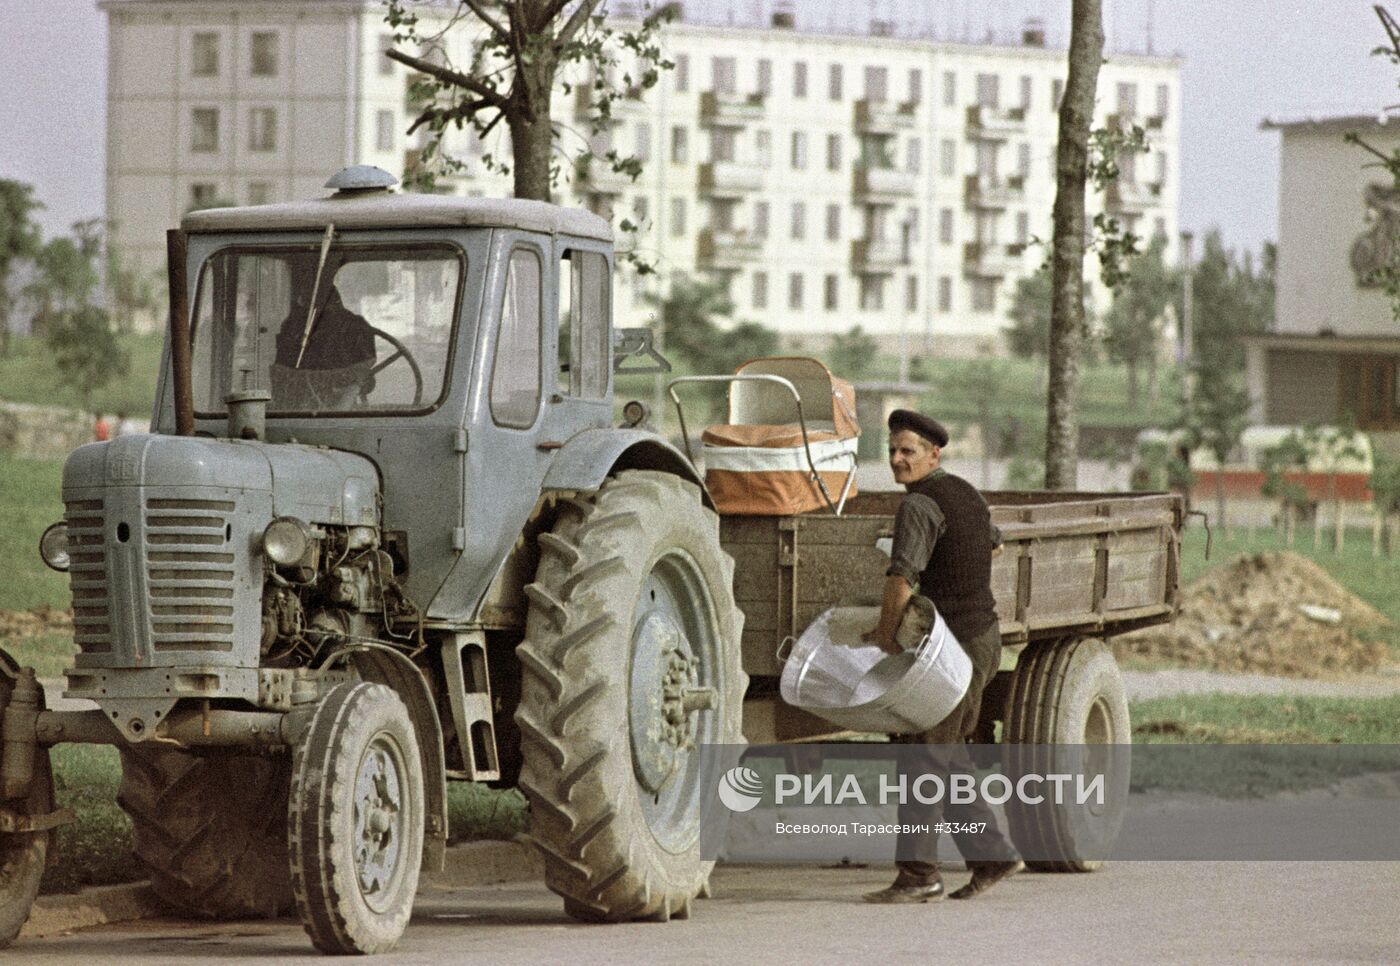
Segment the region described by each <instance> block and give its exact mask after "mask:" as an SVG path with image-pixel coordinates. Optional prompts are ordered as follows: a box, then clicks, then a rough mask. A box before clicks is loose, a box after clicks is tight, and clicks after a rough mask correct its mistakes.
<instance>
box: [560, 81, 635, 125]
mask: <svg viewBox="0 0 1400 966" xmlns="http://www.w3.org/2000/svg"><path fill="white" fill-rule="evenodd" d="M645 96H646V92H645V91H644V90H642V89H641V88H640V87H636V86H633V87H629V88H628V89H627V90H626V91H625V92H624V93H623V95H622V96H621V97H619V98H616V99H615V100H614V101H613V102H612V104H611V105H610V106H609V111H610V114H609V120H611V121H612V122H613V123H618V122H620V121H630V120H646V119H647V118H648V117H650V116H651V105H650V104H648V103H647V102H646V101H645V100H644V99H643V98H644V97H645ZM592 111H593V85H591V84H580V85H579V86H578V87H575V88H574V117H575V118H577V119H578V120H580V121H582V120H586V119H587V118H589V117H591V116H592Z"/></svg>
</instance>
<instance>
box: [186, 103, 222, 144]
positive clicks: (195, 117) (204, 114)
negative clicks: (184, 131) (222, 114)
mask: <svg viewBox="0 0 1400 966" xmlns="http://www.w3.org/2000/svg"><path fill="white" fill-rule="evenodd" d="M190 150H191V151H196V152H199V153H201V154H203V153H207V152H212V151H217V150H219V109H218V108H217V107H196V108H195V109H194V110H192V111H190Z"/></svg>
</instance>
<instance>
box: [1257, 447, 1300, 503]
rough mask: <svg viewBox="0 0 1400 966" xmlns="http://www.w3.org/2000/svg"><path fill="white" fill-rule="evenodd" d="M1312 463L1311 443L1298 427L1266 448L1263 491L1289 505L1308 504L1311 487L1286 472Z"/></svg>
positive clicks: (1262, 492) (1267, 495)
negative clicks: (1288, 475) (1305, 441)
mask: <svg viewBox="0 0 1400 966" xmlns="http://www.w3.org/2000/svg"><path fill="white" fill-rule="evenodd" d="M1307 465H1308V447H1307V444H1306V443H1304V442H1303V436H1302V434H1301V433H1299V432H1297V431H1296V430H1295V431H1293V432H1290V433H1289V434H1288V435H1287V436H1285V437H1284V438H1283V439H1281V440H1280V441H1279V442H1278V443H1276V444H1275V445H1273V446H1270V447H1269V448H1268V449H1266V450H1264V482H1263V484H1262V485H1260V487H1259V492H1260V493H1261V494H1263V495H1264V496H1266V497H1268V498H1269V499H1271V500H1278V501H1279V504H1280V506H1282V507H1283V508H1285V509H1287V508H1288V507H1293V508H1294V509H1299V508H1302V507H1304V506H1307V503H1308V491H1307V489H1306V488H1305V487H1304V486H1303V485H1302V484H1301V483H1298V482H1297V481H1295V480H1290V479H1288V477H1287V476H1285V475H1284V474H1285V473H1287V472H1288V471H1289V470H1296V469H1301V468H1302V467H1305V466H1307Z"/></svg>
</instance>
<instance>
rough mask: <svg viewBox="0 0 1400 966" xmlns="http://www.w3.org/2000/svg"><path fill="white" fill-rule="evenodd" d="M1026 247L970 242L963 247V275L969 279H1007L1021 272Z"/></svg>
mask: <svg viewBox="0 0 1400 966" xmlns="http://www.w3.org/2000/svg"><path fill="white" fill-rule="evenodd" d="M1025 250H1026V246H1025V245H994V244H989V243H984V242H968V243H967V244H966V245H964V246H963V274H964V275H966V276H968V277H969V278H1005V277H1006V276H1008V275H1017V274H1020V271H1021V262H1022V260H1023V259H1022V255H1023V254H1024V253H1025Z"/></svg>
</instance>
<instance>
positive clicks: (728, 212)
mask: <svg viewBox="0 0 1400 966" xmlns="http://www.w3.org/2000/svg"><path fill="white" fill-rule="evenodd" d="M738 207H739V202H737V201H732V200H729V199H725V198H714V199H711V201H710V227H711V228H714V229H716V230H717V231H733V230H734V209H736V208H738Z"/></svg>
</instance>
